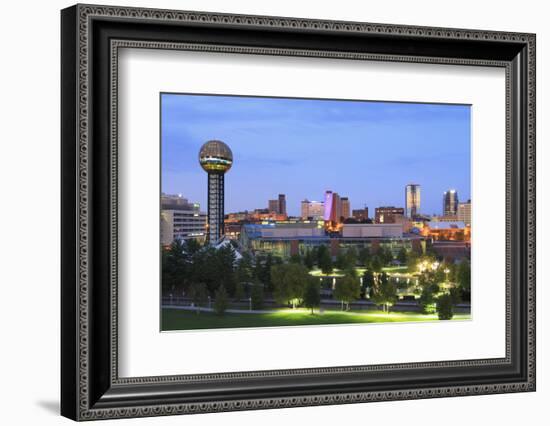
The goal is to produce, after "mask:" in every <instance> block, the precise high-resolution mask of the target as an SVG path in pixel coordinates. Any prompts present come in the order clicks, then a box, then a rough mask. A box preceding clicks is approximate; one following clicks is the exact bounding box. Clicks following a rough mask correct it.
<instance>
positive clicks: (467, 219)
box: [457, 200, 472, 226]
mask: <svg viewBox="0 0 550 426" xmlns="http://www.w3.org/2000/svg"><path fill="white" fill-rule="evenodd" d="M457 218H458V220H459V221H460V222H464V224H465V225H469V226H471V225H472V203H471V201H470V200H468V201H466V202H465V203H458V209H457Z"/></svg>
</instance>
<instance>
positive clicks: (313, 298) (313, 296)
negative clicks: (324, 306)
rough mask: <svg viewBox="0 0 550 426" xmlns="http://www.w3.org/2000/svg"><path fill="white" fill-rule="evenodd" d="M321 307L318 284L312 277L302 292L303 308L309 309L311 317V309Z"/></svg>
mask: <svg viewBox="0 0 550 426" xmlns="http://www.w3.org/2000/svg"><path fill="white" fill-rule="evenodd" d="M320 305H321V291H320V288H319V283H318V282H317V280H315V279H313V278H312V277H311V278H310V279H309V280H308V282H307V284H306V288H305V290H304V306H305V307H306V308H308V309H311V314H312V315H313V308H317V307H319V306H320Z"/></svg>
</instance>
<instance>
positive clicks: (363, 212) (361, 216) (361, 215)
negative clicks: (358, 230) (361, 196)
mask: <svg viewBox="0 0 550 426" xmlns="http://www.w3.org/2000/svg"><path fill="white" fill-rule="evenodd" d="M351 215H352V217H353V218H354V219H355V220H357V221H359V222H364V221H366V220H368V219H369V208H368V207H367V206H365V207H364V208H362V209H355V210H352V212H351Z"/></svg>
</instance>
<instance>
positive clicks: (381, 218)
mask: <svg viewBox="0 0 550 426" xmlns="http://www.w3.org/2000/svg"><path fill="white" fill-rule="evenodd" d="M404 215H405V209H403V207H393V206H382V207H376V208H375V209H374V222H375V223H396V222H398V220H397V218H403V216H404Z"/></svg>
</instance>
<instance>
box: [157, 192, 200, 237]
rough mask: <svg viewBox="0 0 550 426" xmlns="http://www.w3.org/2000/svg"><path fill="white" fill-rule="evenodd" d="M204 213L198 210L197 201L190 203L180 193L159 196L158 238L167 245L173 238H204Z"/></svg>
mask: <svg viewBox="0 0 550 426" xmlns="http://www.w3.org/2000/svg"><path fill="white" fill-rule="evenodd" d="M205 232H206V213H204V212H201V211H200V205H199V204H198V203H190V202H189V201H188V200H187V199H186V198H183V197H182V196H181V195H166V194H162V196H161V211H160V240H161V244H163V245H169V244H172V242H173V241H174V240H180V241H182V240H187V239H190V238H193V239H197V240H204V238H205Z"/></svg>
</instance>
